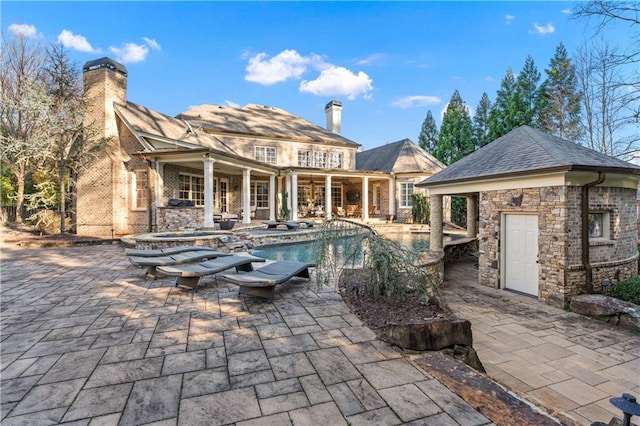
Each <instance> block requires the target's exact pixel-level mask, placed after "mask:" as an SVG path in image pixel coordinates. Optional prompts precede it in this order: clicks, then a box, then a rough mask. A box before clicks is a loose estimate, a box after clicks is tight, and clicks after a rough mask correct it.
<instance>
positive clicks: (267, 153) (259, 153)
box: [256, 146, 276, 164]
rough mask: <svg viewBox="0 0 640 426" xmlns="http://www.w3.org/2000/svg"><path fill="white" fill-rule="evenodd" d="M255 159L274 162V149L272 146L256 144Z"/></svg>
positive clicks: (269, 162)
mask: <svg viewBox="0 0 640 426" xmlns="http://www.w3.org/2000/svg"><path fill="white" fill-rule="evenodd" d="M256 161H261V162H263V163H267V164H276V149H275V147H273V146H256Z"/></svg>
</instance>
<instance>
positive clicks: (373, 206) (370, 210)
mask: <svg viewBox="0 0 640 426" xmlns="http://www.w3.org/2000/svg"><path fill="white" fill-rule="evenodd" d="M374 214H376V205H375V204H374V205H372V206H369V216H373V215H374Z"/></svg>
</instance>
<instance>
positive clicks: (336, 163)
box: [330, 152, 342, 169]
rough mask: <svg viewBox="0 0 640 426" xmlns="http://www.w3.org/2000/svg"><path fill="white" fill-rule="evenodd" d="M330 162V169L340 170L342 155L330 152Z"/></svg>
mask: <svg viewBox="0 0 640 426" xmlns="http://www.w3.org/2000/svg"><path fill="white" fill-rule="evenodd" d="M330 156H331V157H330V162H331V168H332V169H341V168H342V153H341V152H332V153H331V154H330Z"/></svg>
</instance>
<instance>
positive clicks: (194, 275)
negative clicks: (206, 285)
mask: <svg viewBox="0 0 640 426" xmlns="http://www.w3.org/2000/svg"><path fill="white" fill-rule="evenodd" d="M264 261H265V260H264V259H263V258H261V257H254V256H224V257H217V258H215V259H212V260H207V261H206V262H200V263H195V264H184V265H175V266H159V267H158V272H160V273H162V274H164V275H167V276H170V277H176V287H188V288H190V289H192V290H193V292H194V293H195V292H196V291H197V289H198V286H199V285H200V284H201V283H202V280H203V279H204V277H206V276H207V275H213V274H217V273H219V272H223V271H226V270H228V269H231V268H236V272H240V271H244V272H250V271H253V265H252V263H253V262H264Z"/></svg>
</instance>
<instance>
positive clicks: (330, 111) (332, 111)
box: [324, 101, 342, 134]
mask: <svg viewBox="0 0 640 426" xmlns="http://www.w3.org/2000/svg"><path fill="white" fill-rule="evenodd" d="M324 112H325V113H326V114H327V130H329V131H330V132H333V133H337V134H340V133H341V132H342V128H341V122H342V102H340V101H331V102H329V103H328V104H327V105H326V106H325V107H324Z"/></svg>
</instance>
